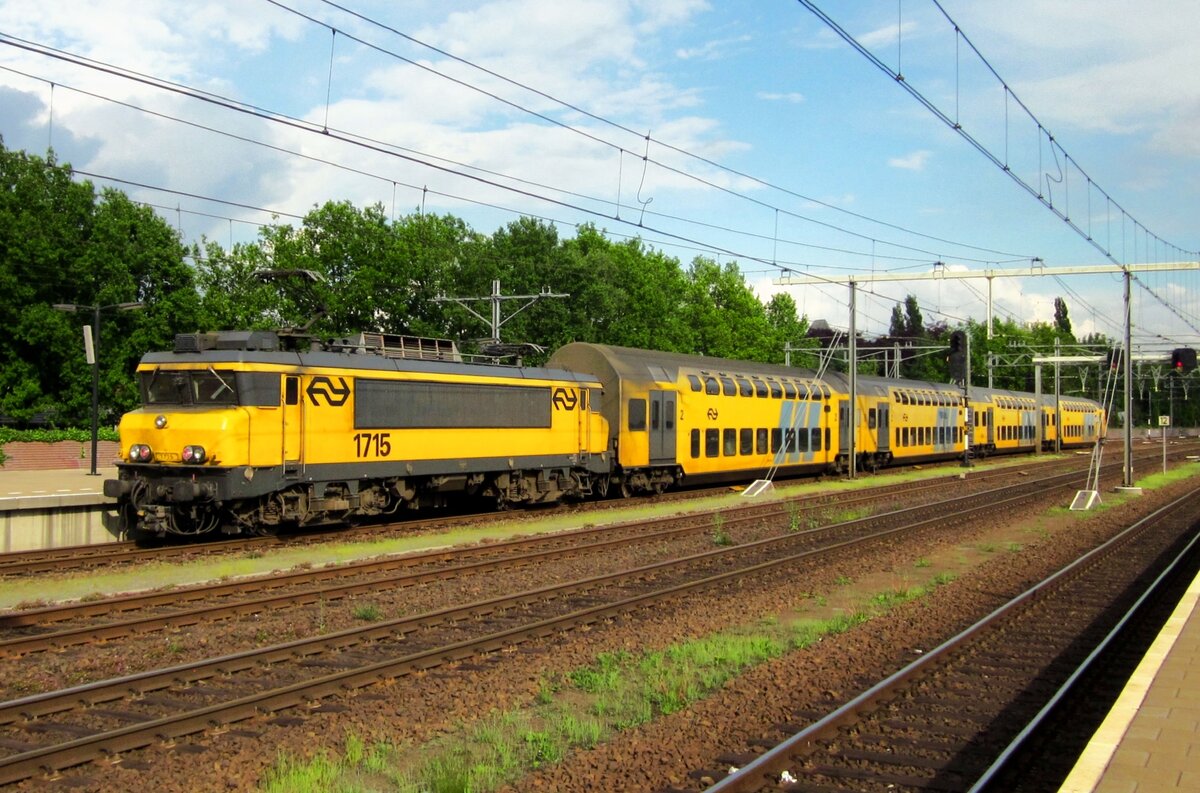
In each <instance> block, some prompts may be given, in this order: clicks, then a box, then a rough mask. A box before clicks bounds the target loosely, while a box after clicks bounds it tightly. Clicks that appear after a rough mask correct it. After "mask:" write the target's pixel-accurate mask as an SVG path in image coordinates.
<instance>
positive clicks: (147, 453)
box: [129, 443, 154, 463]
mask: <svg viewBox="0 0 1200 793" xmlns="http://www.w3.org/2000/svg"><path fill="white" fill-rule="evenodd" d="M152 457H154V452H152V451H151V450H150V447H149V446H147V445H146V444H144V443H135V444H133V445H132V446H130V447H129V460H130V462H134V463H148V462H150V459H151V458H152Z"/></svg>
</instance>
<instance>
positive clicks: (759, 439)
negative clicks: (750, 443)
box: [754, 428, 767, 454]
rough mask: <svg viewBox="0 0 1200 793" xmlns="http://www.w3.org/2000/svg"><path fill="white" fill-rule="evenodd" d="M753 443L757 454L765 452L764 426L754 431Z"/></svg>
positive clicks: (765, 432) (765, 431)
mask: <svg viewBox="0 0 1200 793" xmlns="http://www.w3.org/2000/svg"><path fill="white" fill-rule="evenodd" d="M754 445H755V449H756V450H757V452H758V453H759V454H766V453H767V430H766V428H763V429H760V430H758V431H757V432H756V433H754Z"/></svg>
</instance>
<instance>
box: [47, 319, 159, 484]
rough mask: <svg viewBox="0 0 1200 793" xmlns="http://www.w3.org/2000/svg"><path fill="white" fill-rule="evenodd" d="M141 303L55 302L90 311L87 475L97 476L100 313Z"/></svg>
mask: <svg viewBox="0 0 1200 793" xmlns="http://www.w3.org/2000/svg"><path fill="white" fill-rule="evenodd" d="M142 307H143V304H142V303H137V302H134V303H113V304H111V305H108V306H99V305H97V306H85V305H81V304H78V303H55V304H54V310H55V311H66V312H68V313H74V312H76V311H91V312H92V327H91V334H90V337H89V335H88V334H87V330H88V328H87V327H86V326H85V327H84V338H83V341H84V345H83V346H84V350H85V351H86V353H87V355H88V359H89V360H88V363H89V364H91V365H92V470H91V471H89V472H88V475H89V476H98V475H99V472H98V471H97V470H96V455H97V447H98V446H99V445H100V313H101V312H102V311H109V310H110V309H116V310H117V311H134V310H136V309H139V308H142Z"/></svg>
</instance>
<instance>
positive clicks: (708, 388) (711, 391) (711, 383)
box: [704, 377, 721, 396]
mask: <svg viewBox="0 0 1200 793" xmlns="http://www.w3.org/2000/svg"><path fill="white" fill-rule="evenodd" d="M704 393H706V394H708V395H709V396H718V395H719V394H720V393H721V386H719V385H717V378H715V377H706V378H704Z"/></svg>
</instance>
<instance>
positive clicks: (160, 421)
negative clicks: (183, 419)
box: [154, 413, 167, 430]
mask: <svg viewBox="0 0 1200 793" xmlns="http://www.w3.org/2000/svg"><path fill="white" fill-rule="evenodd" d="M154 426H156V427H158V428H159V429H160V430H165V429H166V428H167V417H166V416H164V415H162V414H161V413H160V414H159V415H157V416H155V417H154Z"/></svg>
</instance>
